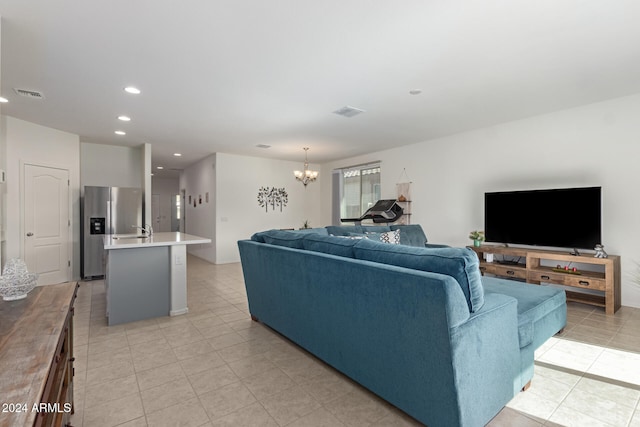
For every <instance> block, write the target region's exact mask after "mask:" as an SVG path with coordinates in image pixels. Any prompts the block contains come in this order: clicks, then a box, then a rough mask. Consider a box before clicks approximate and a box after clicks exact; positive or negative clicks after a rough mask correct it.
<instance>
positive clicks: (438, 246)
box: [424, 243, 451, 248]
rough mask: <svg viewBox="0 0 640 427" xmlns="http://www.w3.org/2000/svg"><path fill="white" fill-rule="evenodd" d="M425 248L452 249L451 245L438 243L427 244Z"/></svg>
mask: <svg viewBox="0 0 640 427" xmlns="http://www.w3.org/2000/svg"><path fill="white" fill-rule="evenodd" d="M424 247H425V248H450V247H451V246H449V245H438V244H436V243H425V244H424Z"/></svg>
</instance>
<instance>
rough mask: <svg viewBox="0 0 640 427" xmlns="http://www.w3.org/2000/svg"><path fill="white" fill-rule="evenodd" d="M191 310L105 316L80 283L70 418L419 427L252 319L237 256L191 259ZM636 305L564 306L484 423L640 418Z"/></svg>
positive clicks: (94, 292)
mask: <svg viewBox="0 0 640 427" xmlns="http://www.w3.org/2000/svg"><path fill="white" fill-rule="evenodd" d="M188 263H189V264H188V266H189V268H188V281H189V289H188V298H189V310H190V312H189V314H187V315H184V316H178V317H172V318H170V317H167V318H160V319H152V320H146V321H141V322H135V323H130V324H125V325H118V326H115V327H108V326H106V322H105V317H104V312H105V297H104V285H103V283H102V282H101V281H92V282H86V283H82V284H81V286H80V290H79V292H78V299H77V301H76V316H75V343H74V346H75V357H76V363H75V366H76V376H75V404H76V406H75V408H76V413H75V414H74V415H73V417H72V422H73V425H74V426H85V427H93V426H151V427H156V426H177V425H184V426H234V427H235V426H275V427H277V426H292V427H297V426H330V427H339V426H417V425H421V424H419V423H417V422H416V421H415V420H413V419H412V418H410V417H408V416H407V415H405V414H404V413H402V412H401V411H399V410H397V409H395V408H394V407H392V406H391V405H389V404H388V403H386V402H384V401H382V400H381V399H379V398H377V397H376V396H374V395H373V394H371V393H370V392H368V391H367V390H365V389H363V388H362V387H360V386H358V385H357V384H355V383H353V382H352V381H351V380H349V379H348V378H346V377H344V376H343V375H341V374H339V373H337V372H336V371H334V370H333V369H332V368H330V367H328V366H326V365H325V364H323V363H322V362H320V361H318V360H317V359H315V358H314V357H313V356H311V355H309V354H308V353H306V352H305V351H303V350H301V349H299V348H298V347H297V346H295V345H294V344H292V343H290V342H289V341H287V340H286V339H284V338H282V337H281V336H279V335H278V334H276V333H274V332H272V331H271V330H270V329H268V328H266V327H264V326H262V325H260V324H258V323H255V322H252V321H251V320H250V319H249V315H248V310H247V303H246V295H245V291H244V285H243V281H242V272H241V267H240V265H239V264H227V265H212V264H209V263H207V262H205V261H202V260H200V259H198V258H195V257H189V260H188ZM639 400H640V309H632V308H628V307H623V308H622V309H621V310H620V311H618V313H616V315H615V316H605V315H604V312H603V310H602V309H599V308H594V307H590V306H586V305H582V304H575V303H571V304H570V305H569V314H568V325H567V327H566V329H565V331H564V333H563V334H562V335H561V336H556V337H554V338H552V339H550V340H549V341H548V342H547V343H546V344H545V345H544V346H543V347H541V348H540V349H539V350H538V352H537V353H536V372H535V376H534V378H533V382H532V386H531V388H530V389H529V390H528V391H527V392H525V393H520V394H519V395H518V396H516V397H515V398H514V399H513V400H512V401H511V402H510V403H509V404H508V405H507V407H506V408H505V409H503V410H502V412H500V413H499V414H498V415H497V416H496V417H495V418H494V419H493V420H492V421H491V423H490V424H489V425H490V426H509V427H512V426H527V427H528V426H540V425H552V426H558V425H563V426H564V425H566V426H572V425H576V426H578V425H579V426H586V425H590V426H616V427H617V426H631V427H640V406H639V403H638V402H639Z"/></svg>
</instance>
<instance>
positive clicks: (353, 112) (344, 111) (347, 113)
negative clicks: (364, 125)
mask: <svg viewBox="0 0 640 427" xmlns="http://www.w3.org/2000/svg"><path fill="white" fill-rule="evenodd" d="M360 113H364V110H361V109H359V108H356V107H351V106H349V105H346V106H344V107H342V108H340V109H339V110H336V111H334V112H333V114H337V115H339V116H344V117H353V116H357V115H358V114H360Z"/></svg>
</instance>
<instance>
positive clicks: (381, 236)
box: [365, 230, 400, 245]
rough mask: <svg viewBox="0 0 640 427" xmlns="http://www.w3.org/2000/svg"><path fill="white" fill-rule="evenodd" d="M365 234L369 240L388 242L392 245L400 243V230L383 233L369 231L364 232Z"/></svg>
mask: <svg viewBox="0 0 640 427" xmlns="http://www.w3.org/2000/svg"><path fill="white" fill-rule="evenodd" d="M365 236H367V237H368V238H369V239H371V240H377V241H379V242H382V243H390V244H392V245H399V244H400V230H393V231H385V232H383V233H373V232H369V233H365Z"/></svg>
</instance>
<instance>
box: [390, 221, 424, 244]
mask: <svg viewBox="0 0 640 427" xmlns="http://www.w3.org/2000/svg"><path fill="white" fill-rule="evenodd" d="M391 230H400V244H401V245H408V246H424V245H425V243H427V236H426V234H424V230H423V229H422V226H421V225H420V224H406V225H392V226H391Z"/></svg>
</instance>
